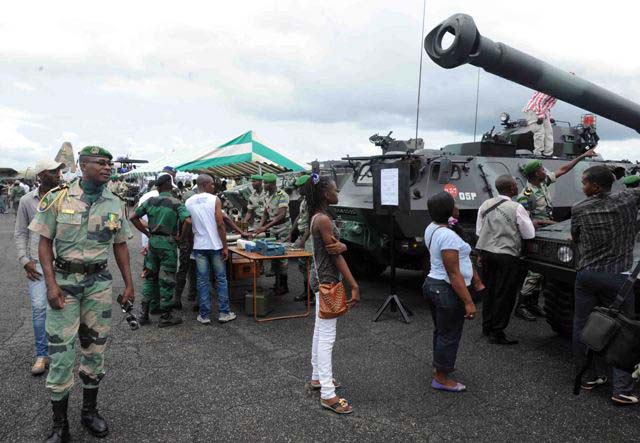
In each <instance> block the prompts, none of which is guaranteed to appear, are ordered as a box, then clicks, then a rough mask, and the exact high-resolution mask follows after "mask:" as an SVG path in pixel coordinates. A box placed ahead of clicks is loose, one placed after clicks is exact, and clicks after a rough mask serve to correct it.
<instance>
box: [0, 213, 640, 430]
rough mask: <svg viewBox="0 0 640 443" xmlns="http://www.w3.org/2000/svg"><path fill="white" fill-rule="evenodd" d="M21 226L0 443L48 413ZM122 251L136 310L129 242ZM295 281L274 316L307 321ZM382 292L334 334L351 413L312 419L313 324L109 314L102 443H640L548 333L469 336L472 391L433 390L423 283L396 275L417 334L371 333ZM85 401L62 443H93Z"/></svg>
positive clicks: (6, 236) (2, 264)
mask: <svg viewBox="0 0 640 443" xmlns="http://www.w3.org/2000/svg"><path fill="white" fill-rule="evenodd" d="M14 221H15V217H14V216H13V215H0V249H1V250H3V251H5V252H4V254H2V256H1V258H0V275H2V287H4V290H3V291H2V296H1V297H0V342H1V343H2V345H1V346H0V374H2V376H1V377H0V393H1V395H0V441H7V442H9V441H10V442H31V441H42V440H43V438H44V437H45V436H46V435H47V434H48V432H49V430H50V423H51V408H50V403H49V396H48V393H47V391H46V390H45V387H44V385H45V378H44V377H32V376H31V375H30V372H29V369H30V367H31V365H32V364H33V361H34V351H33V329H32V324H31V310H30V303H29V298H28V293H27V284H26V277H25V275H24V272H23V270H22V269H21V268H20V265H19V264H18V262H17V260H16V257H15V247H14V243H13V224H14ZM130 250H131V256H132V268H133V274H134V278H135V282H136V296H137V300H140V299H141V288H142V280H141V279H140V278H139V275H140V272H141V270H142V257H141V256H140V255H139V253H138V251H139V238H138V236H136V237H135V238H134V239H132V240H131V241H130ZM110 268H111V271H112V274H113V275H114V299H115V294H117V293H119V291H121V290H122V287H123V284H122V279H121V278H120V276H119V273H118V272H117V267H116V266H115V262H114V261H113V259H111V260H110ZM289 276H290V286H291V289H292V293H291V294H287V295H285V296H283V301H282V302H281V305H280V306H279V307H278V308H277V309H276V311H275V312H274V313H275V314H279V313H280V314H281V313H283V312H285V311H291V310H294V309H300V308H302V307H303V306H302V304H301V303H294V302H292V301H291V298H292V297H293V295H295V294H296V293H297V292H298V291H299V289H300V288H301V285H302V282H301V279H300V276H299V273H298V271H297V265H296V264H295V263H294V262H292V263H291V264H290V265H289ZM388 279H389V277H388V274H384V275H382V276H381V277H377V278H374V279H369V280H364V281H361V282H360V285H361V294H362V302H361V303H360V305H359V306H358V307H357V308H356V309H354V310H353V311H352V312H349V313H348V314H347V315H346V316H344V317H342V318H340V319H339V321H338V336H337V341H336V344H335V348H334V354H333V355H334V376H335V377H336V378H337V379H338V380H339V381H340V382H341V383H342V385H343V386H344V387H343V388H340V389H339V390H338V393H339V394H340V395H342V396H344V397H346V398H347V399H348V400H349V401H350V403H351V404H352V405H353V407H354V410H355V412H354V413H353V414H351V415H349V416H337V415H335V414H333V413H332V412H330V411H326V410H323V409H321V407H320V404H319V394H318V393H317V392H314V391H310V390H309V389H308V388H307V386H306V383H307V382H308V380H309V378H310V358H311V338H312V334H313V324H314V320H313V315H312V316H310V317H308V318H303V319H292V320H280V321H273V322H268V323H263V324H258V323H255V322H254V320H253V318H252V317H248V316H247V315H246V314H245V311H244V304H243V303H238V304H234V305H233V310H234V311H235V312H236V313H237V314H238V319H237V320H235V321H233V322H231V323H227V324H219V323H217V322H214V323H213V324H212V325H210V326H203V325H200V324H199V323H197V322H196V320H195V317H196V313H195V312H192V310H191V306H192V304H191V302H186V303H185V309H184V310H183V311H182V316H183V318H184V323H183V324H182V325H180V326H177V327H173V328H166V329H159V328H157V327H156V323H157V317H155V322H154V324H152V325H149V326H145V327H142V328H140V329H139V330H137V331H131V330H130V329H129V328H128V326H127V324H126V322H124V319H123V316H122V312H121V310H120V309H119V307H118V306H117V305H116V303H115V301H114V304H113V313H114V316H113V322H112V333H111V337H110V339H109V342H108V348H107V351H106V366H105V367H106V376H105V378H104V379H103V381H102V383H101V385H100V396H99V407H100V411H101V414H102V415H103V416H104V417H105V418H106V419H107V420H108V423H109V426H110V429H111V433H110V434H109V436H108V437H107V438H105V439H104V440H105V441H119V442H133V441H140V442H143V441H176V442H182V441H383V440H384V441H434V442H435V441H470V440H474V441H562V442H565V441H598V442H601V441H638V433H639V429H640V427H639V426H638V423H639V419H640V409H639V407H635V408H634V407H631V408H620V407H616V406H613V405H612V404H611V402H610V400H609V397H610V395H611V392H610V386H607V387H602V388H600V389H598V390H596V391H594V392H591V393H582V394H581V395H579V396H577V397H576V396H573V395H572V382H573V379H572V376H573V365H572V362H571V355H570V348H569V342H568V341H567V340H566V339H564V338H561V337H558V336H556V335H555V334H554V333H553V332H552V331H551V329H550V328H549V327H548V325H547V324H546V322H544V321H543V320H538V321H537V322H536V323H528V322H524V321H522V320H518V319H513V320H512V323H511V325H510V327H509V329H508V331H507V332H508V335H509V336H510V337H513V338H517V339H519V340H520V344H519V345H516V346H498V345H491V344H488V343H487V341H486V339H485V338H484V337H482V335H481V332H480V319H476V320H474V321H470V322H467V323H466V325H465V331H464V336H463V339H462V343H461V348H460V352H459V356H458V364H457V366H458V371H457V372H456V377H458V378H459V380H460V381H462V382H464V383H465V384H466V385H467V387H468V390H467V391H466V392H464V393H461V394H450V393H443V392H437V391H434V390H433V389H432V388H431V387H430V382H431V371H432V369H431V355H432V352H431V337H432V335H431V334H432V330H433V325H432V321H431V316H430V313H429V312H428V309H427V307H426V305H425V303H424V301H423V299H422V295H421V284H422V281H421V278H420V274H419V273H416V272H408V271H399V272H398V277H397V285H398V293H399V295H400V297H401V298H402V300H403V302H404V303H405V304H406V305H407V306H408V307H409V308H410V309H411V310H412V311H413V313H414V316H413V317H412V318H411V323H410V324H405V323H403V322H401V321H399V319H400V317H399V314H398V313H397V312H396V313H393V312H389V313H386V314H385V315H383V317H382V319H381V320H380V321H379V322H375V323H374V322H373V321H372V319H373V317H374V314H375V312H376V310H377V308H378V307H379V306H380V305H381V304H382V303H383V301H384V300H385V298H386V296H387V295H388V292H389V290H388V283H389V280H388ZM262 283H263V284H264V285H266V284H268V282H267V281H266V280H262ZM236 288H237V285H236ZM237 290H239V288H237ZM237 293H238V292H236V294H237ZM183 298H184V299H185V300H186V291H185V295H184V296H183ZM137 305H138V303H136V306H137ZM78 349H79V347H78ZM78 359H79V358H78ZM81 398H82V388H81V385H80V383H79V382H78V379H77V377H76V384H75V386H74V388H73V391H72V394H71V398H70V406H69V416H70V425H71V433H72V437H73V439H74V441H91V440H93V437H91V436H90V435H89V434H88V433H87V432H86V431H85V430H84V428H83V427H82V425H81V424H80V406H81Z"/></svg>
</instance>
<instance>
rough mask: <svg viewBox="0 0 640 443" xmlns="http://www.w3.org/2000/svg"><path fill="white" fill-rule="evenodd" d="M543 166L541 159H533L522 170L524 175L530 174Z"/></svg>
mask: <svg viewBox="0 0 640 443" xmlns="http://www.w3.org/2000/svg"><path fill="white" fill-rule="evenodd" d="M541 166H542V162H541V161H540V160H531V161H530V162H529V163H527V164H526V165H524V168H522V172H523V173H524V175H530V174H531V173H532V172H533V171H535V170H537V169H538V168H540V167H541Z"/></svg>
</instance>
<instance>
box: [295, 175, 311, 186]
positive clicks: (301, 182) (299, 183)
mask: <svg viewBox="0 0 640 443" xmlns="http://www.w3.org/2000/svg"><path fill="white" fill-rule="evenodd" d="M309 178H310V176H309V175H307V174H304V175H301V176H300V177H298V178H297V179H296V182H295V183H294V184H295V185H296V186H304V185H305V184H306V183H307V182H308V181H309Z"/></svg>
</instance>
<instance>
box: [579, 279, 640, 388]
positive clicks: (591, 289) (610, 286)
mask: <svg viewBox="0 0 640 443" xmlns="http://www.w3.org/2000/svg"><path fill="white" fill-rule="evenodd" d="M626 279H627V276H626V275H622V274H610V273H608V272H594V271H579V272H578V275H577V276H576V289H575V296H576V298H575V313H574V315H573V352H574V356H575V359H576V363H577V364H578V365H580V366H581V365H582V363H583V361H584V356H585V352H586V348H585V346H584V345H583V344H582V342H581V341H580V336H581V334H582V329H583V328H584V325H585V324H586V323H587V319H588V318H589V314H590V313H591V311H593V309H594V308H595V307H596V306H609V305H610V304H611V303H612V302H613V300H614V298H615V296H616V294H617V293H618V289H620V287H621V286H622V285H623V283H624V282H625V280H626ZM634 305H635V298H634V294H633V293H631V294H629V296H628V297H627V299H626V300H625V303H624V304H623V305H622V306H621V307H620V310H621V311H622V312H626V313H633V311H634ZM593 369H594V370H595V372H596V374H595V375H606V373H607V368H606V366H604V365H603V364H602V362H601V361H598V359H597V358H596V359H595V367H594V368H593ZM612 372H613V394H614V395H618V394H629V393H631V392H633V378H631V374H629V373H628V372H625V371H623V370H622V369H618V368H613V370H612Z"/></svg>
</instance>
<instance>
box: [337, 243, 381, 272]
mask: <svg viewBox="0 0 640 443" xmlns="http://www.w3.org/2000/svg"><path fill="white" fill-rule="evenodd" d="M345 259H346V260H347V264H348V265H349V270H350V271H351V273H352V274H353V276H354V277H356V278H375V277H378V276H380V274H382V273H383V272H384V270H385V269H387V265H386V264H382V263H378V262H376V261H375V260H374V259H373V258H372V257H371V256H370V255H369V254H367V253H366V252H365V251H364V250H362V249H359V248H353V247H351V246H350V247H349V250H348V251H347V253H346V254H345Z"/></svg>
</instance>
